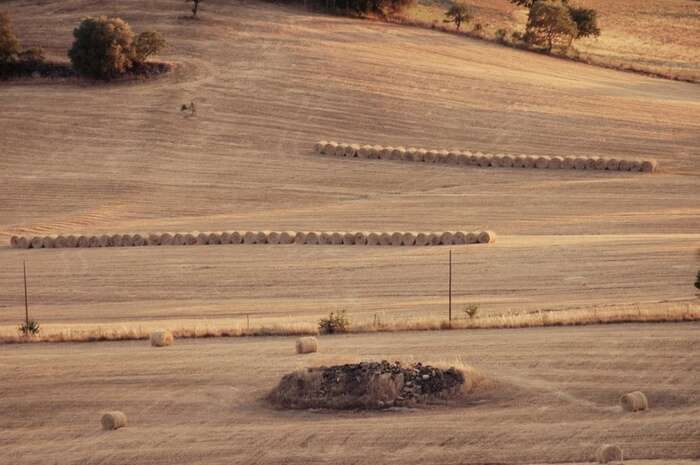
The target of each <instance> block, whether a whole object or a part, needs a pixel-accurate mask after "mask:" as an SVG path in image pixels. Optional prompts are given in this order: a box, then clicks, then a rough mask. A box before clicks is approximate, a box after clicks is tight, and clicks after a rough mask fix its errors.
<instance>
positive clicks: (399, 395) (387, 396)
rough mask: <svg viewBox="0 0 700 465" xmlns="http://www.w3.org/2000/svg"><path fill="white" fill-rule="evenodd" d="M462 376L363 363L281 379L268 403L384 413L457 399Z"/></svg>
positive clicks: (451, 370)
mask: <svg viewBox="0 0 700 465" xmlns="http://www.w3.org/2000/svg"><path fill="white" fill-rule="evenodd" d="M470 385H471V383H470V381H469V379H468V377H467V376H465V373H463V372H462V371H460V370H458V369H456V368H449V369H446V370H445V369H440V368H435V367H432V366H429V365H423V364H421V363H416V364H413V365H408V366H402V365H401V363H400V362H393V363H391V362H387V361H386V360H383V361H381V362H361V363H353V364H346V365H336V366H330V367H325V366H324V367H319V368H307V369H305V370H300V371H296V372H294V373H290V374H287V375H284V376H283V377H282V379H281V380H280V382H279V384H278V385H277V387H276V388H275V389H274V390H273V391H272V392H271V393H270V395H269V396H268V399H269V400H270V401H271V402H272V403H273V404H275V405H277V406H279V407H284V408H293V409H306V408H325V409H386V408H390V407H405V406H414V405H417V404H429V403H435V402H439V401H443V402H444V401H446V400H450V399H457V398H459V397H461V396H462V395H463V394H464V393H465V392H466V391H467V390H468V389H469V387H470Z"/></svg>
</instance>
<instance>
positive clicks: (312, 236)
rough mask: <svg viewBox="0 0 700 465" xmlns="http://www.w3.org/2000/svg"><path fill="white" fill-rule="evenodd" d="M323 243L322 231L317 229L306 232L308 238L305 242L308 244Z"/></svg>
mask: <svg viewBox="0 0 700 465" xmlns="http://www.w3.org/2000/svg"><path fill="white" fill-rule="evenodd" d="M320 243H321V233H319V232H316V231H309V232H307V233H306V239H305V240H304V244H306V245H319V244H320Z"/></svg>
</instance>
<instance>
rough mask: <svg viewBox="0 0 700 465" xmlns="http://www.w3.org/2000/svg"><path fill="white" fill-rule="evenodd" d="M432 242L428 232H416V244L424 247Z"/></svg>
mask: <svg viewBox="0 0 700 465" xmlns="http://www.w3.org/2000/svg"><path fill="white" fill-rule="evenodd" d="M429 243H430V238H429V237H428V234H426V233H423V232H421V233H418V234H416V240H415V242H414V245H417V246H421V247H424V246H426V245H428V244H429Z"/></svg>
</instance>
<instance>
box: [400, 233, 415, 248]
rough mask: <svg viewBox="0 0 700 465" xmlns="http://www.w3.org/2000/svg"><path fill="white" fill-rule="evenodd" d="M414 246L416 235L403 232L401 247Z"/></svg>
mask: <svg viewBox="0 0 700 465" xmlns="http://www.w3.org/2000/svg"><path fill="white" fill-rule="evenodd" d="M415 244H416V235H415V234H413V233H412V232H405V233H403V234H402V235H401V245H404V246H411V245H415Z"/></svg>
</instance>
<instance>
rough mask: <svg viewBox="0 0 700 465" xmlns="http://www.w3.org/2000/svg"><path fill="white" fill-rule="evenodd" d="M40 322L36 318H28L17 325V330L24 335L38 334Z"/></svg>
mask: <svg viewBox="0 0 700 465" xmlns="http://www.w3.org/2000/svg"><path fill="white" fill-rule="evenodd" d="M39 330H40V328H39V322H38V321H36V320H27V321H23V322H22V323H20V325H19V326H18V327H17V331H18V332H19V333H20V334H21V335H22V336H25V337H27V336H36V335H37V334H39Z"/></svg>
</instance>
